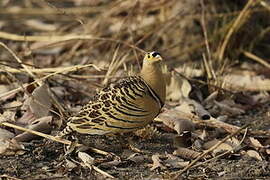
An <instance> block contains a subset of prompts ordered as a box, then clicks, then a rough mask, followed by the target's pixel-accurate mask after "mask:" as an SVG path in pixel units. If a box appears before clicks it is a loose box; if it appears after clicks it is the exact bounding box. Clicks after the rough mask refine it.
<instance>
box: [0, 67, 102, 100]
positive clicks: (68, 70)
mask: <svg viewBox="0 0 270 180" xmlns="http://www.w3.org/2000/svg"><path fill="white" fill-rule="evenodd" d="M86 67H93V68H95V69H96V70H98V71H100V69H99V68H98V67H97V66H96V65H94V64H86V65H77V66H71V67H68V68H64V69H61V68H59V70H58V71H56V72H54V73H51V74H48V75H46V76H44V77H42V78H39V79H36V80H35V81H33V82H31V83H29V84H26V85H24V86H23V87H26V86H29V85H32V84H35V83H36V82H37V81H39V80H45V79H48V78H49V77H51V76H54V75H56V74H61V73H64V72H71V71H77V70H79V69H82V68H86ZM23 87H18V88H16V89H13V90H11V91H8V92H6V93H3V94H0V99H1V98H2V97H4V96H7V95H9V94H11V93H14V92H18V91H20V90H21V89H23Z"/></svg>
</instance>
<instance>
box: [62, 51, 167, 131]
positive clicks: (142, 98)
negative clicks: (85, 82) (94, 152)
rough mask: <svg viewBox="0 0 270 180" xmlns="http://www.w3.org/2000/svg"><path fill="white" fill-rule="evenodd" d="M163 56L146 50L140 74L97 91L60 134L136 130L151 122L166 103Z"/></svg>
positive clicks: (69, 120)
mask: <svg viewBox="0 0 270 180" xmlns="http://www.w3.org/2000/svg"><path fill="white" fill-rule="evenodd" d="M161 63H162V57H161V56H160V54H159V53H158V52H151V53H147V54H146V55H145V57H144V60H143V67H142V70H141V73H140V75H139V76H130V77H128V78H125V79H123V80H120V81H119V82H117V83H115V84H111V85H109V86H108V87H106V88H104V89H103V90H101V91H100V92H98V93H97V94H96V95H95V96H94V98H93V100H91V101H90V102H89V103H88V104H86V105H85V106H84V107H83V108H82V109H81V110H80V111H79V112H78V114H77V115H75V116H72V117H70V118H69V119H68V122H67V126H66V127H65V129H64V130H63V131H61V132H60V134H59V136H64V135H67V134H69V133H71V132H73V131H76V132H78V133H82V134H98V135H103V134H114V133H124V132H130V131H134V130H137V129H140V128H143V127H144V126H146V125H147V124H148V123H150V122H151V121H152V120H153V119H154V118H155V117H156V116H157V115H158V114H159V113H160V110H161V108H162V107H163V105H164V101H165V96H166V95H165V94H166V85H165V80H164V77H163V74H162V71H161Z"/></svg>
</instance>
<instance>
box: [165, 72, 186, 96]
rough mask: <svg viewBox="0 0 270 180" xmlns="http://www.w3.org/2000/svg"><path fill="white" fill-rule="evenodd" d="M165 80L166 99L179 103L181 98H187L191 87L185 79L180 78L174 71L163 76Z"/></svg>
mask: <svg viewBox="0 0 270 180" xmlns="http://www.w3.org/2000/svg"><path fill="white" fill-rule="evenodd" d="M165 78H166V99H167V100H170V101H179V100H180V99H182V97H188V95H189V93H190V91H191V85H190V84H189V82H188V81H187V80H186V79H183V78H181V77H180V76H179V75H178V74H176V73H175V72H174V71H173V72H170V73H166V74H165Z"/></svg>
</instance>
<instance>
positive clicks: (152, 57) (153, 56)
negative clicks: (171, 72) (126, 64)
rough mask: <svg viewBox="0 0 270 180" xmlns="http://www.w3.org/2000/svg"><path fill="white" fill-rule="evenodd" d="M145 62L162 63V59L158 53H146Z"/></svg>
mask: <svg viewBox="0 0 270 180" xmlns="http://www.w3.org/2000/svg"><path fill="white" fill-rule="evenodd" d="M143 60H144V62H145V63H156V62H160V61H162V57H161V56H160V54H159V53H158V52H155V51H153V52H149V53H146V55H145V56H144V59H143Z"/></svg>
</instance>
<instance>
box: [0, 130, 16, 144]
mask: <svg viewBox="0 0 270 180" xmlns="http://www.w3.org/2000/svg"><path fill="white" fill-rule="evenodd" d="M14 136H15V135H14V134H13V133H12V132H10V131H8V130H6V129H2V128H0V142H1V141H4V140H7V139H11V138H13V137H14Z"/></svg>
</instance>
